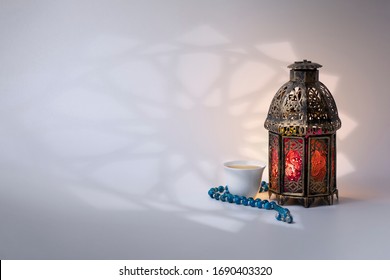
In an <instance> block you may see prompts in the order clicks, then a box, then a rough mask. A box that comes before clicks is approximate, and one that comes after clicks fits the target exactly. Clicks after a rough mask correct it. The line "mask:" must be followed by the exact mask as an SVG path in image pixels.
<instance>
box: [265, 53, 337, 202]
mask: <svg viewBox="0 0 390 280" xmlns="http://www.w3.org/2000/svg"><path fill="white" fill-rule="evenodd" d="M288 67H289V68H291V70H290V81H289V82H287V83H285V84H284V85H283V86H282V87H281V88H280V89H279V90H278V92H277V93H276V95H275V96H274V98H273V100H272V103H271V106H270V108H269V112H268V116H267V119H266V120H265V123H264V126H265V128H266V129H267V130H269V197H270V198H271V195H272V194H275V195H276V198H277V200H278V202H279V203H280V204H282V205H283V204H284V203H285V201H286V200H287V199H288V198H296V199H301V200H303V202H304V206H305V207H309V206H310V204H311V203H312V202H313V200H314V199H315V198H324V199H325V200H326V201H327V202H328V203H329V204H333V197H334V195H336V198H337V199H338V190H337V186H336V130H338V129H339V128H340V127H341V121H340V119H339V116H338V112H337V108H336V103H335V101H334V99H333V97H332V95H331V93H330V91H329V90H328V89H327V88H326V86H325V85H324V84H323V83H321V82H320V81H319V80H318V70H317V69H318V68H320V67H322V66H321V65H320V64H317V63H314V62H311V61H307V60H303V61H299V62H295V63H294V64H292V65H290V66H288Z"/></svg>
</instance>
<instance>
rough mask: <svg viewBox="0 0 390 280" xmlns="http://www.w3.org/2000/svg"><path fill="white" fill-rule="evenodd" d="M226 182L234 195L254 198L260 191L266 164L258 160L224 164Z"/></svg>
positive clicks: (235, 161)
mask: <svg viewBox="0 0 390 280" xmlns="http://www.w3.org/2000/svg"><path fill="white" fill-rule="evenodd" d="M223 165H224V175H225V182H226V185H227V186H228V188H229V192H230V193H231V194H233V195H243V196H246V197H254V196H255V195H256V194H257V192H258V191H259V188H260V184H261V177H262V176H263V171H264V168H265V164H264V163H263V162H261V161H257V160H234V161H228V162H225V163H224V164H223Z"/></svg>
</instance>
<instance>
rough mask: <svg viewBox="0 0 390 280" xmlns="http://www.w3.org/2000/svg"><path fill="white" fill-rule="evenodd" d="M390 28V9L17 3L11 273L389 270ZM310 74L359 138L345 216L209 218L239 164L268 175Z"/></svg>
mask: <svg viewBox="0 0 390 280" xmlns="http://www.w3.org/2000/svg"><path fill="white" fill-rule="evenodd" d="M389 26H390V4H389V2H388V1H385V0H383V1H380V0H376V1H363V0H356V1H249V0H241V1H238V0H236V1H218V0H215V1H211V0H210V1H200V0H198V1H195V0H194V1H192V0H188V1H179V0H177V1H157V0H156V1H102V0H99V1H91V0H86V1H43V0H39V1H15V0H13V1H8V0H2V1H1V2H0V258H1V259H84V258H86V259H182V258H183V259H311V258H315V259H344V258H347V259H355V258H357V259H371V258H373V259H378V258H386V259H389V258H390V253H389V249H390V248H389V243H388V236H389V234H390V218H389V215H388V206H387V205H388V203H389V202H390V190H388V187H389V186H388V182H389V170H388V169H389V168H388V159H389V156H390V155H389V153H390V152H389V151H390V149H389V147H388V139H389V134H390V133H389V122H390V119H389V117H388V113H389V110H388V106H389V104H390V94H389V92H388V79H389V74H388V73H389V62H390V59H389V57H390V56H389V54H388V50H389V49H390V32H388V28H389ZM302 59H310V60H312V61H315V62H317V63H320V64H322V65H323V66H324V67H323V68H321V69H320V80H321V81H322V82H323V83H324V84H325V85H327V86H328V88H329V89H330V90H331V92H332V94H333V96H334V98H335V100H336V103H337V106H338V109H339V114H340V118H341V120H342V123H343V124H342V128H341V129H340V130H339V132H338V143H337V144H338V188H339V191H340V201H339V203H336V205H333V206H318V207H313V208H310V209H304V208H303V207H302V206H300V205H295V204H293V205H291V206H289V209H290V210H291V212H292V214H293V215H294V218H295V223H294V224H292V225H287V224H284V223H280V222H277V221H276V220H275V218H274V213H273V212H266V211H264V210H255V209H248V208H243V207H239V206H235V205H222V204H220V203H217V202H215V201H212V200H210V199H209V198H208V196H207V190H208V189H209V188H210V187H213V186H216V185H219V184H223V176H222V163H223V162H224V161H226V160H233V159H258V160H262V161H265V162H266V161H267V157H268V155H267V145H268V143H267V131H266V130H265V129H264V127H263V123H264V120H265V118H266V114H267V111H268V106H269V104H270V102H271V100H272V97H273V95H274V94H275V93H276V91H277V90H278V89H279V87H280V86H281V85H282V84H283V83H284V82H286V81H288V78H289V73H288V69H287V65H289V64H291V63H293V62H294V61H295V60H302ZM267 177H268V176H267V170H266V171H265V172H264V179H265V180H268V178H267Z"/></svg>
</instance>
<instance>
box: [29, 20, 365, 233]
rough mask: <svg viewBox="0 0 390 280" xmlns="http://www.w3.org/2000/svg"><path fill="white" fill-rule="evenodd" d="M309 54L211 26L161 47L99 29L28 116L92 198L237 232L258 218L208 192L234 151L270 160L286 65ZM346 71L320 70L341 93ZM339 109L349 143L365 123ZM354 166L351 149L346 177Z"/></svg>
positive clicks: (53, 162)
mask: <svg viewBox="0 0 390 280" xmlns="http://www.w3.org/2000/svg"><path fill="white" fill-rule="evenodd" d="M303 58H304V57H299V56H298V55H297V53H296V52H295V51H294V48H293V46H292V45H291V43H290V42H276V43H264V44H258V45H253V46H248V45H237V44H233V43H231V41H230V40H229V38H228V37H226V36H225V35H224V34H221V33H220V32H219V31H218V30H215V29H213V28H212V27H211V26H208V25H200V26H197V27H196V28H194V29H192V30H188V32H187V33H185V34H183V35H182V36H180V37H178V38H177V39H176V40H171V41H167V42H165V43H163V44H157V45H149V44H145V43H143V42H142V41H137V40H133V39H131V38H123V37H115V36H112V35H100V36H98V37H96V38H95V39H94V41H92V42H90V45H88V46H85V49H84V52H83V55H82V57H80V63H82V66H83V67H81V68H80V69H78V70H77V71H76V72H75V73H74V74H73V75H71V77H72V78H71V80H69V81H68V83H66V85H62V86H61V91H58V92H56V93H51V94H50V95H48V96H47V98H46V100H45V101H44V102H41V101H37V103H36V104H33V105H32V106H31V107H29V108H28V109H27V110H26V111H25V114H24V116H23V120H22V121H23V122H24V125H25V127H26V129H27V131H33V132H31V133H32V134H33V135H34V138H35V145H36V147H37V149H38V150H39V153H40V154H41V159H40V163H41V165H42V166H45V168H46V169H47V170H48V172H49V173H50V172H52V174H57V175H56V176H58V179H59V181H62V182H63V183H62V187H64V188H65V189H67V190H69V191H70V192H71V193H72V194H74V195H75V196H76V197H77V198H79V199H80V200H82V201H83V202H85V203H86V204H88V205H90V206H92V207H96V208H99V209H110V210H125V211H126V210H130V211H146V210H156V211H167V212H172V213H175V214H177V215H180V216H183V217H186V218H188V219H190V220H193V221H197V222H199V223H203V224H206V225H208V226H212V227H215V228H218V229H221V230H225V231H230V232H237V231H239V230H240V229H242V227H243V226H245V224H246V223H248V222H250V221H253V220H254V219H258V218H259V216H258V215H257V214H251V213H252V212H253V211H252V212H250V211H247V210H243V211H247V212H246V213H245V215H240V213H237V212H235V213H230V212H231V211H225V210H224V209H226V206H224V205H221V204H219V203H215V202H213V201H211V200H210V199H209V198H208V196H207V190H208V188H210V187H212V186H216V185H219V184H223V178H222V175H221V170H222V168H221V166H222V165H221V164H222V162H223V161H225V160H229V159H239V158H243V159H259V160H262V161H264V162H267V158H268V152H267V150H268V137H267V131H266V130H265V129H264V127H263V123H264V120H265V117H266V114H267V112H268V106H269V104H270V102H271V100H272V97H273V96H274V94H275V93H276V91H277V90H278V88H279V87H280V86H281V85H282V84H283V83H284V82H286V81H287V80H288V77H289V74H288V73H289V72H288V68H287V65H289V64H291V63H292V62H294V61H295V60H301V59H303ZM308 59H310V58H308ZM319 62H320V61H319ZM320 63H321V62H320ZM338 79H339V77H337V76H333V75H329V74H326V69H324V70H321V73H320V80H321V81H322V82H323V83H324V84H326V85H327V86H328V88H329V89H330V91H331V92H332V93H336V92H337V91H336V90H335V89H336V87H337V82H338ZM335 99H336V102H337V95H336V96H335ZM339 113H340V118H341V120H342V122H343V127H342V129H341V130H340V133H339V134H338V137H339V141H344V139H346V138H347V137H348V135H349V134H350V133H351V131H352V130H354V129H355V128H356V126H357V125H358V124H357V123H356V121H354V119H353V117H351V116H348V115H347V114H345V113H344V112H342V111H341V112H339ZM31 128H33V130H31ZM353 171H354V166H353V165H352V164H351V163H350V161H349V159H348V158H347V156H345V155H344V154H343V153H341V152H340V153H339V154H338V175H339V176H343V175H345V174H348V173H351V172H353ZM264 174H265V178H264V179H265V180H267V171H265V172H264ZM263 216H264V219H272V220H273V219H274V218H273V215H271V214H268V215H263ZM265 216H266V217H265ZM271 216H272V217H271ZM243 217H245V218H243Z"/></svg>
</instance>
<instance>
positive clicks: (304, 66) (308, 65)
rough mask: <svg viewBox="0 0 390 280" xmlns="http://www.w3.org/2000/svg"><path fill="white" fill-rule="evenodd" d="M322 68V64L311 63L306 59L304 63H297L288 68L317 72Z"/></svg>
mask: <svg viewBox="0 0 390 280" xmlns="http://www.w3.org/2000/svg"><path fill="white" fill-rule="evenodd" d="M321 67H322V65H321V64H318V63H315V62H311V61H310V60H306V59H304V60H303V61H295V63H293V64H291V65H289V66H288V68H291V69H294V70H315V69H317V68H321Z"/></svg>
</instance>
